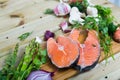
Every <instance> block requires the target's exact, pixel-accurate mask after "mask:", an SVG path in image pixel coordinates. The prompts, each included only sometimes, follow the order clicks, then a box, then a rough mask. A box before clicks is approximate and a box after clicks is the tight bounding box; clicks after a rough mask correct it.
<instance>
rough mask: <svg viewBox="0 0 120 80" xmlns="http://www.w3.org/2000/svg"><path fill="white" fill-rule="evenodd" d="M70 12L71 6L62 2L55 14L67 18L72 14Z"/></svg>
mask: <svg viewBox="0 0 120 80" xmlns="http://www.w3.org/2000/svg"><path fill="white" fill-rule="evenodd" d="M70 10H71V7H70V5H69V4H67V3H63V2H61V3H59V4H58V5H57V6H56V7H55V8H54V13H55V15H56V16H65V15H67V14H68V13H70Z"/></svg>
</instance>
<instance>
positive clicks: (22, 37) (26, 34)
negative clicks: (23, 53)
mask: <svg viewBox="0 0 120 80" xmlns="http://www.w3.org/2000/svg"><path fill="white" fill-rule="evenodd" d="M31 34H32V32H26V33H24V34H22V35H20V36H19V37H18V39H19V40H20V41H23V40H25V39H26V38H27V37H28V36H30V35H31Z"/></svg>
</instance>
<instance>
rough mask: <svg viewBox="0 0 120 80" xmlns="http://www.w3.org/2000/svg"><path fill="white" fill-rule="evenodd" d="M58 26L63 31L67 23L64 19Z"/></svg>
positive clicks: (66, 27)
mask: <svg viewBox="0 0 120 80" xmlns="http://www.w3.org/2000/svg"><path fill="white" fill-rule="evenodd" d="M59 26H60V28H61V29H62V30H63V31H65V30H66V29H68V23H67V22H66V21H64V22H61V23H60V25H59Z"/></svg>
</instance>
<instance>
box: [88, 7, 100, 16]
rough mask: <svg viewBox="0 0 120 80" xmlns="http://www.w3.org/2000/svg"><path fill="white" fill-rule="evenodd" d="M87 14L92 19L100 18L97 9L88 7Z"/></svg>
mask: <svg viewBox="0 0 120 80" xmlns="http://www.w3.org/2000/svg"><path fill="white" fill-rule="evenodd" d="M87 14H88V16H90V17H97V16H98V10H97V9H96V8H95V7H90V6H88V7H87Z"/></svg>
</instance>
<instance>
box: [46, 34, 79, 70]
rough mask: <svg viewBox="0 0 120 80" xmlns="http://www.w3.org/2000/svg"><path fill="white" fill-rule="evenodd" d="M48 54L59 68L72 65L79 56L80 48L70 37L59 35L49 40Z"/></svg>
mask: <svg viewBox="0 0 120 80" xmlns="http://www.w3.org/2000/svg"><path fill="white" fill-rule="evenodd" d="M47 51H48V56H49V58H50V59H51V61H52V63H53V64H54V65H55V66H57V67H58V68H66V67H70V66H71V65H72V64H73V63H74V62H75V61H76V60H77V59H78V57H79V48H78V46H77V44H76V42H75V41H73V40H72V39H71V38H69V37H65V36H58V37H57V39H56V40H55V39H53V38H49V39H48V41H47Z"/></svg>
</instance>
